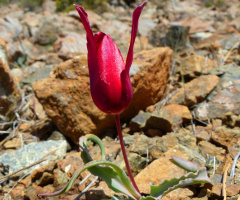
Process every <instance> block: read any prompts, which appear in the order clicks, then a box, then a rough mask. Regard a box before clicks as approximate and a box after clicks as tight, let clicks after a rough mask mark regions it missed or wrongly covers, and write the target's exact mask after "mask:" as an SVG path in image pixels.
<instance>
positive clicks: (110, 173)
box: [39, 134, 141, 199]
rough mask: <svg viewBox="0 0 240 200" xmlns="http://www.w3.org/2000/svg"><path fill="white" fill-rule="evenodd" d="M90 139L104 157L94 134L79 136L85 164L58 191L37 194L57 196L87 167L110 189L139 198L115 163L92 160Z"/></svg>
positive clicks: (66, 189) (103, 151) (103, 156)
mask: <svg viewBox="0 0 240 200" xmlns="http://www.w3.org/2000/svg"><path fill="white" fill-rule="evenodd" d="M88 139H90V140H92V141H94V142H96V143H97V144H98V145H99V146H100V149H101V152H102V158H105V150H104V146H103V144H102V141H101V140H100V139H99V138H98V137H96V136H95V135H90V134H89V135H86V136H83V137H81V138H80V140H79V145H80V150H81V157H82V159H83V161H84V163H85V165H84V166H83V167H81V168H79V169H78V170H77V171H76V172H75V173H74V175H73V176H72V178H71V179H70V180H69V182H68V184H67V185H65V186H64V188H62V189H61V190H60V191H57V192H54V193H48V194H39V196H58V195H61V194H63V193H65V192H67V191H68V190H69V189H70V188H71V187H72V185H73V183H74V181H75V180H76V178H77V177H78V176H79V174H80V173H81V172H83V171H84V170H86V169H88V171H90V173H91V174H93V175H95V176H98V177H100V178H101V179H103V180H104V181H105V182H106V183H107V185H108V187H109V188H110V189H112V190H113V191H114V192H117V193H123V194H125V195H127V196H129V197H130V198H132V199H139V198H140V197H141V194H139V193H138V192H137V191H136V190H135V188H134V187H133V186H132V184H131V182H130V180H129V179H128V177H127V175H126V174H125V172H124V171H123V170H122V169H121V168H120V167H119V166H117V165H116V164H114V163H112V162H110V161H106V160H99V161H93V160H92V158H91V156H90V154H89V152H88V149H87V140H88Z"/></svg>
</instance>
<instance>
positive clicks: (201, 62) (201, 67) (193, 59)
mask: <svg viewBox="0 0 240 200" xmlns="http://www.w3.org/2000/svg"><path fill="white" fill-rule="evenodd" d="M181 66H182V72H181V73H182V74H183V75H184V76H187V77H188V78H194V77H197V76H199V75H201V74H207V73H208V72H209V71H210V70H212V69H214V68H217V67H218V63H217V61H216V60H214V59H210V58H209V59H206V57H205V56H200V55H190V56H188V57H186V58H185V59H183V61H182V63H181Z"/></svg>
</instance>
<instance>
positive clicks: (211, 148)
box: [198, 141, 226, 158]
mask: <svg viewBox="0 0 240 200" xmlns="http://www.w3.org/2000/svg"><path fill="white" fill-rule="evenodd" d="M198 146H199V149H200V153H201V154H202V155H203V156H204V157H205V158H207V156H208V155H209V156H210V157H213V156H216V155H223V154H225V153H226V150H225V149H223V148H221V147H216V146H215V145H214V144H211V143H210V142H207V141H201V142H199V143H198Z"/></svg>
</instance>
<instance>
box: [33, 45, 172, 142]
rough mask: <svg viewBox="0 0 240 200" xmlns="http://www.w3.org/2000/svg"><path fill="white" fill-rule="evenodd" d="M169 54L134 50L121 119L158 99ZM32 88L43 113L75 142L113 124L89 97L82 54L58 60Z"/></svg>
mask: <svg viewBox="0 0 240 200" xmlns="http://www.w3.org/2000/svg"><path fill="white" fill-rule="evenodd" d="M172 55H173V52H172V50H171V49H170V48H156V49H153V50H149V51H142V52H139V53H137V54H135V56H134V57H135V59H134V62H133V65H132V67H131V70H130V75H131V81H132V84H133V92H134V95H133V99H132V102H131V104H130V106H129V108H128V109H127V110H126V111H125V112H124V113H122V116H121V118H122V120H125V121H127V120H129V119H130V118H131V117H133V116H135V115H136V114H137V113H138V112H139V110H143V109H145V108H146V107H147V106H150V105H152V104H154V103H156V102H157V101H159V100H160V98H161V97H162V95H163V92H164V90H165V87H166V84H167V82H168V77H169V73H170V65H171V60H172ZM33 88H34V91H35V93H36V96H37V98H38V99H39V101H40V103H41V104H42V105H43V107H44V109H45V111H46V113H47V115H48V116H49V117H50V118H51V119H52V120H53V122H54V123H55V124H56V126H57V127H58V128H59V130H60V131H61V132H62V133H63V134H64V135H66V136H68V137H70V138H71V140H72V141H74V142H75V143H78V138H79V137H80V136H82V135H85V134H89V133H94V134H96V135H99V134H101V133H102V132H103V131H104V129H106V128H111V127H114V119H113V117H112V116H109V115H106V114H104V113H103V112H101V111H100V110H99V109H98V108H97V107H96V106H95V105H94V103H93V101H92V98H91V94H90V87H89V75H88V68H87V57H86V56H85V55H84V56H81V57H75V58H74V59H72V60H68V61H66V62H64V63H61V64H60V65H59V66H58V67H56V68H55V70H54V72H53V75H51V76H50V77H49V78H48V79H45V80H42V81H39V82H36V83H35V84H34V85H33ZM146 97H147V98H146Z"/></svg>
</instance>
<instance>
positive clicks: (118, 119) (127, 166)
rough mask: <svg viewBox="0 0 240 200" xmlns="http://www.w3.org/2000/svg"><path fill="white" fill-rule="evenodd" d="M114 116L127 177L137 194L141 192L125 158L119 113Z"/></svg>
mask: <svg viewBox="0 0 240 200" xmlns="http://www.w3.org/2000/svg"><path fill="white" fill-rule="evenodd" d="M114 117H115V122H116V126H117V131H118V137H119V140H120V144H121V149H122V154H123V158H124V161H125V165H126V168H127V171H128V175H129V178H130V180H131V182H132V184H133V187H134V188H135V189H136V190H137V191H138V192H139V194H141V193H140V191H139V189H138V187H137V184H136V182H135V180H134V177H133V174H132V171H131V168H130V164H129V161H128V158H127V152H126V148H125V145H124V141H123V135H122V130H121V124H120V117H119V115H114Z"/></svg>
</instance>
